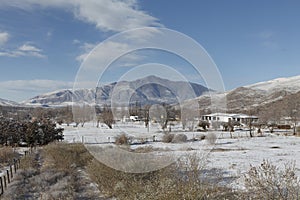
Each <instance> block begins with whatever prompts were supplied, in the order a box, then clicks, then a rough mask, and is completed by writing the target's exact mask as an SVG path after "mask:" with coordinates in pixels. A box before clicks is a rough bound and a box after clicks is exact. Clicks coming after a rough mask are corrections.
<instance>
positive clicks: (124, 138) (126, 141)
mask: <svg viewBox="0 0 300 200" xmlns="http://www.w3.org/2000/svg"><path fill="white" fill-rule="evenodd" d="M115 144H116V145H124V144H125V145H127V144H130V142H129V137H127V135H126V134H125V133H123V134H121V135H119V136H117V137H116V141H115Z"/></svg>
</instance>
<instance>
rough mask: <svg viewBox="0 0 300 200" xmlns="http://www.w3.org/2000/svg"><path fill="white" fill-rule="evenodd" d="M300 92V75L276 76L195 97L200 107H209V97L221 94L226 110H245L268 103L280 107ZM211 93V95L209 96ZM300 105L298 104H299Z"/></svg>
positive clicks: (266, 105)
mask: <svg viewBox="0 0 300 200" xmlns="http://www.w3.org/2000/svg"><path fill="white" fill-rule="evenodd" d="M299 93H300V76H295V77H289V78H278V79H274V80H270V81H266V82H260V83H256V84H252V85H248V86H244V87H239V88H236V89H234V90H231V91H227V92H225V93H224V94H209V95H202V96H200V97H198V98H197V101H199V102H200V105H201V107H200V109H201V110H203V111H204V110H207V109H213V108H211V104H210V99H211V98H212V96H213V97H215V96H216V95H219V96H222V95H223V97H224V98H223V100H222V99H221V101H224V102H225V103H226V105H227V108H226V110H223V111H226V112H245V111H247V110H257V111H258V110H261V109H262V108H264V107H268V106H269V105H276V106H278V107H282V106H281V105H280V104H284V103H285V104H289V103H291V101H292V100H294V98H296V97H297V96H299ZM210 95H212V96H210ZM299 105H300V104H299Z"/></svg>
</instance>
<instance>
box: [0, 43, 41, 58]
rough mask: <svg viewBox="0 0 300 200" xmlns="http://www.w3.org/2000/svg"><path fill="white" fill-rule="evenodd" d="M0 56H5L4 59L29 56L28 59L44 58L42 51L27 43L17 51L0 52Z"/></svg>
mask: <svg viewBox="0 0 300 200" xmlns="http://www.w3.org/2000/svg"><path fill="white" fill-rule="evenodd" d="M0 56H6V57H21V56H30V57H38V58H45V57H46V55H44V54H43V53H42V49H40V48H37V47H36V46H34V45H32V44H28V43H25V44H23V45H21V46H20V47H18V48H17V49H13V50H5V51H0Z"/></svg>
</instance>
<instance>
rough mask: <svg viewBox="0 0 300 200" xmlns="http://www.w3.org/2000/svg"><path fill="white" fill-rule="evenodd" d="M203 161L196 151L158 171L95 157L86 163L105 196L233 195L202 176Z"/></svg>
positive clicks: (155, 198)
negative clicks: (115, 165) (134, 169)
mask: <svg viewBox="0 0 300 200" xmlns="http://www.w3.org/2000/svg"><path fill="white" fill-rule="evenodd" d="M187 163H188V166H187V165H186V164H187ZM203 164H204V163H203V159H201V157H198V156H197V157H196V155H195V156H187V157H185V159H184V160H182V161H181V163H179V161H178V162H177V163H174V164H172V165H170V166H167V167H165V168H163V169H160V170H157V171H153V172H148V173H125V172H122V171H118V170H114V169H112V168H109V167H107V166H106V165H104V164H102V163H100V162H98V161H96V160H94V161H93V162H92V163H91V164H90V165H89V166H88V173H89V175H90V177H91V178H92V179H94V181H95V182H96V183H97V185H98V187H99V189H100V190H101V193H102V194H104V195H105V197H106V198H114V199H122V200H131V199H141V200H142V199H145V200H146V199H147V200H148V199H151V200H165V199H233V198H232V197H233V193H232V192H231V190H230V189H228V188H226V187H221V186H218V183H217V182H214V184H210V183H209V182H205V181H204V180H202V178H201V177H200V174H201V170H202V169H203V167H204V166H203ZM107 180H109V181H107Z"/></svg>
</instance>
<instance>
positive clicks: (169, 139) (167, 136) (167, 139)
mask: <svg viewBox="0 0 300 200" xmlns="http://www.w3.org/2000/svg"><path fill="white" fill-rule="evenodd" d="M173 138H174V134H171V133H166V134H164V136H163V137H162V142H165V143H170V142H172V140H173Z"/></svg>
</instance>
